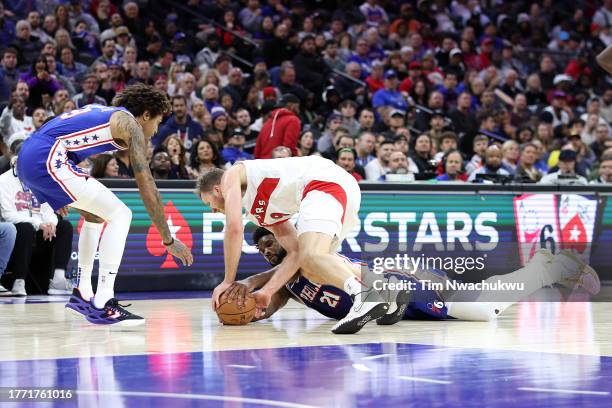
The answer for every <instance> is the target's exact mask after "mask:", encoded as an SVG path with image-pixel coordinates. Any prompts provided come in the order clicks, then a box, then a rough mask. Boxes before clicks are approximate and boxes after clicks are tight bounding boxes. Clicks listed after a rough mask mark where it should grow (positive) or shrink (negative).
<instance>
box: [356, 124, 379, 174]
mask: <svg viewBox="0 0 612 408" xmlns="http://www.w3.org/2000/svg"><path fill="white" fill-rule="evenodd" d="M375 142H376V138H375V137H374V134H373V133H371V132H362V133H361V134H360V135H359V137H358V138H357V145H356V146H355V151H356V153H357V157H356V158H355V163H357V165H359V166H361V167H363V168H365V167H366V166H367V165H368V163H370V162H371V161H372V160H375V159H376V158H375V157H374V156H373V154H372V153H374V144H375Z"/></svg>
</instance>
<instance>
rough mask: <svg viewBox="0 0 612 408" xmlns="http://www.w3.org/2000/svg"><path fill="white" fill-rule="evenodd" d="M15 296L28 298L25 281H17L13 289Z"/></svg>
mask: <svg viewBox="0 0 612 408" xmlns="http://www.w3.org/2000/svg"><path fill="white" fill-rule="evenodd" d="M11 292H12V293H13V296H28V294H27V293H26V290H25V280H23V279H16V280H15V282H14V283H13V289H11Z"/></svg>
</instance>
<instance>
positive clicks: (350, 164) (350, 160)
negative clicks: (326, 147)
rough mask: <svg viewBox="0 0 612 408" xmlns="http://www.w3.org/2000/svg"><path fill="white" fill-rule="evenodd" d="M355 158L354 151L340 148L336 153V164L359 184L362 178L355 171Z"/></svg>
mask: <svg viewBox="0 0 612 408" xmlns="http://www.w3.org/2000/svg"><path fill="white" fill-rule="evenodd" d="M355 156H356V153H355V149H352V148H350V147H342V148H340V150H338V151H337V152H336V157H337V159H336V164H337V165H338V166H340V167H342V168H343V169H344V170H346V171H347V172H348V173H349V174H350V175H352V176H353V177H355V180H357V181H358V182H359V181H361V180H363V177H362V176H361V175H360V174H359V173H357V172H356V171H355Z"/></svg>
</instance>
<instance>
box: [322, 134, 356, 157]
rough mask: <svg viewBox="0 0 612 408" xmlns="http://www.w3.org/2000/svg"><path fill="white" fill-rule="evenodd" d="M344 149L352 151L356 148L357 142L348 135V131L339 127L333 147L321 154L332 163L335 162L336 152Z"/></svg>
mask: <svg viewBox="0 0 612 408" xmlns="http://www.w3.org/2000/svg"><path fill="white" fill-rule="evenodd" d="M343 147H350V148H351V149H352V148H354V147H355V141H354V140H353V138H352V137H351V135H349V134H348V131H347V130H346V129H345V128H343V127H339V128H338V129H336V131H335V132H334V140H333V143H332V146H331V147H330V148H329V149H327V150H326V151H324V152H321V156H323V157H325V158H326V159H329V160H331V161H335V160H336V152H337V151H338V150H340V149H341V148H343Z"/></svg>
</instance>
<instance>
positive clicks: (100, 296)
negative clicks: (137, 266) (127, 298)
mask: <svg viewBox="0 0 612 408" xmlns="http://www.w3.org/2000/svg"><path fill="white" fill-rule="evenodd" d="M118 270H119V265H118V264H117V265H109V264H103V263H100V270H99V272H98V289H97V290H96V295H95V296H94V300H93V305H94V306H95V307H97V308H98V309H102V308H103V307H104V305H105V304H106V302H108V300H109V299H111V298H114V297H115V278H116V277H117V271H118Z"/></svg>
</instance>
